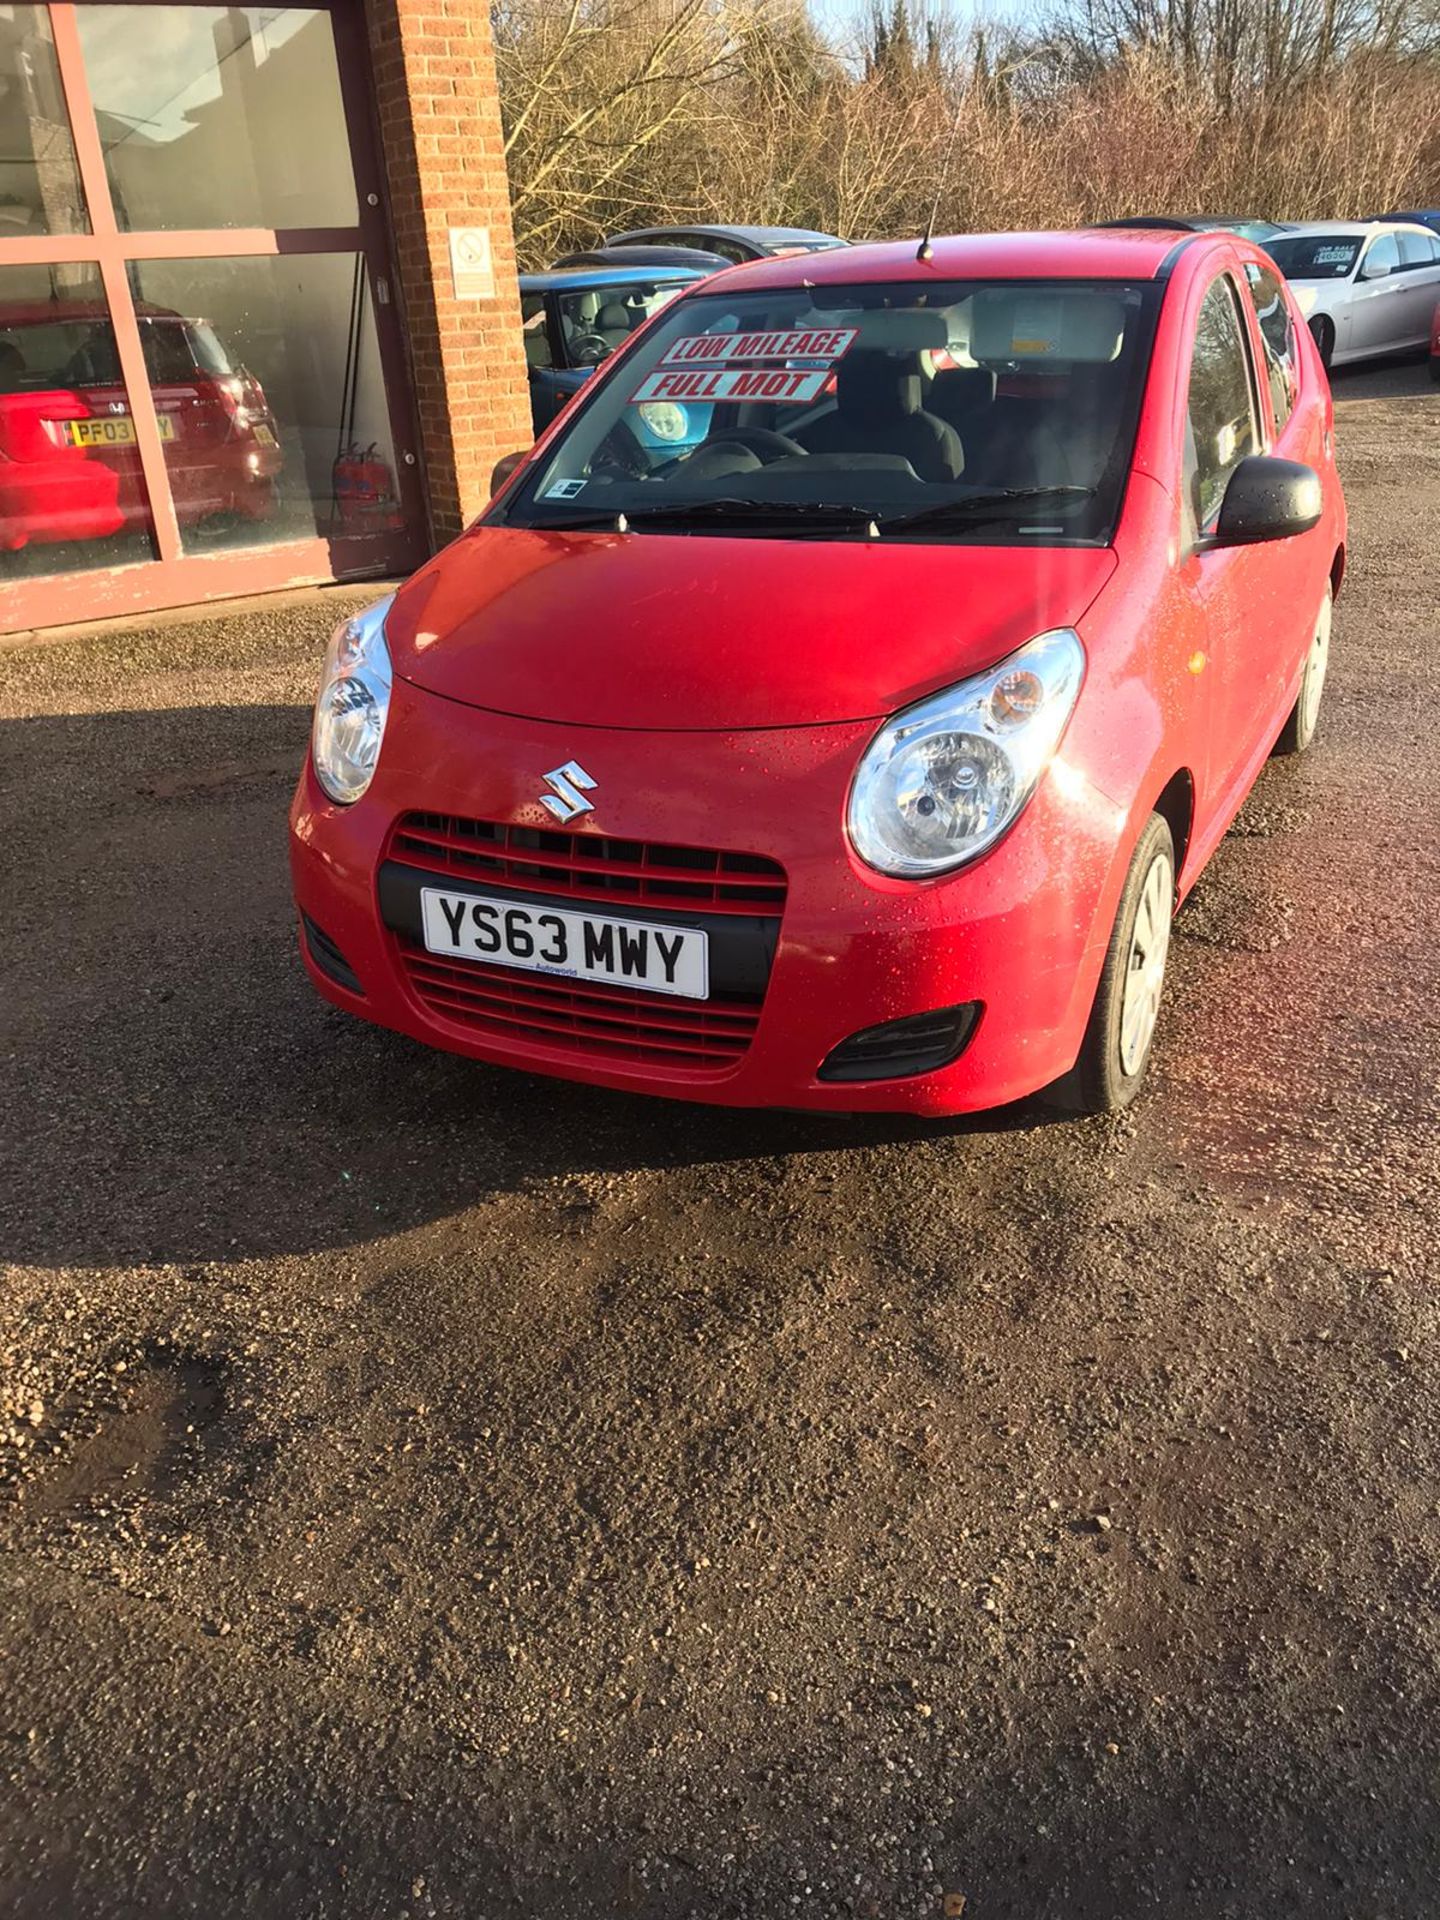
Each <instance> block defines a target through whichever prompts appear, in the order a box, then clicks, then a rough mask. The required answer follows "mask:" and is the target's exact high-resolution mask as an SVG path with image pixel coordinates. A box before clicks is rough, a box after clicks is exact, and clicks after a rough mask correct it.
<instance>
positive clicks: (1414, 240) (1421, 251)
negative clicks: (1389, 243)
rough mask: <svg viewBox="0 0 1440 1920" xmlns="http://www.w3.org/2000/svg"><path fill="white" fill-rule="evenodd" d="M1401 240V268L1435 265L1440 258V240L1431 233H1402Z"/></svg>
mask: <svg viewBox="0 0 1440 1920" xmlns="http://www.w3.org/2000/svg"><path fill="white" fill-rule="evenodd" d="M1398 238H1399V241H1400V268H1401V271H1402V272H1403V271H1404V270H1405V269H1406V268H1407V267H1412V268H1413V267H1433V266H1434V265H1435V263H1436V261H1437V260H1440V241H1437V240H1436V238H1435V236H1434V235H1433V234H1430V233H1402V234H1400V235H1399V236H1398Z"/></svg>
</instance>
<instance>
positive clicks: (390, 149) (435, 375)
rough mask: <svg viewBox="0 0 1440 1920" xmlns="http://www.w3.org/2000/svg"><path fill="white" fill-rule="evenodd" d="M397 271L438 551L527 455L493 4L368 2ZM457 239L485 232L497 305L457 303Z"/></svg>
mask: <svg viewBox="0 0 1440 1920" xmlns="http://www.w3.org/2000/svg"><path fill="white" fill-rule="evenodd" d="M364 6H365V24H366V31H367V34H368V37H369V40H370V47H371V56H372V60H373V63H374V78H375V97H376V107H377V110H378V116H379V130H380V142H381V158H382V161H383V164H384V168H385V175H386V181H387V187H388V195H389V203H390V218H391V223H392V231H393V233H394V238H395V254H396V258H395V269H396V278H397V281H398V284H399V290H400V300H401V311H402V314H403V316H404V320H405V330H406V337H407V340H408V345H409V355H410V370H411V377H412V379H413V381H414V387H415V402H416V411H417V413H418V415H419V420H420V442H421V450H422V457H423V460H424V463H425V481H426V490H427V493H428V495H429V500H430V515H431V525H432V531H433V534H434V537H435V540H436V543H437V544H439V543H441V542H443V541H446V540H449V539H451V538H453V537H454V535H455V534H457V533H458V532H459V531H460V529H461V527H462V526H463V525H464V524H465V523H466V521H468V520H470V519H473V517H474V516H475V514H476V513H478V512H479V510H480V509H481V507H483V506H484V504H485V502H486V500H487V499H488V498H489V494H490V470H491V468H492V467H493V466H494V464H495V462H496V461H497V460H498V459H499V457H500V455H501V454H502V453H509V452H511V451H512V450H513V449H514V448H516V447H525V446H528V445H529V444H530V440H531V432H530V402H529V396H528V391H527V386H526V377H525V352H524V346H523V344H522V340H521V334H520V294H519V289H518V286H517V284H516V279H515V240H514V234H513V232H512V230H511V226H510V193H509V185H508V182H507V180H506V177H505V155H504V142H503V136H502V132H501V126H500V96H499V90H498V87H497V84H496V79H495V53H494V47H493V45H492V43H491V38H490V12H489V7H488V4H487V0H364ZM451 227H488V228H489V229H490V239H491V245H492V249H493V254H494V265H495V298H494V299H493V300H457V299H456V298H455V296H454V293H453V291H452V286H451V273H450V240H449V230H450V228H451Z"/></svg>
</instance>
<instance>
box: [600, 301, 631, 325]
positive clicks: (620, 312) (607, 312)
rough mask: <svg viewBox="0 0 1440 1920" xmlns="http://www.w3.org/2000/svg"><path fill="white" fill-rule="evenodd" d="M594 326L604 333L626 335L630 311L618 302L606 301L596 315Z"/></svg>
mask: <svg viewBox="0 0 1440 1920" xmlns="http://www.w3.org/2000/svg"><path fill="white" fill-rule="evenodd" d="M595 324H596V326H597V327H599V328H600V329H601V330H602V331H603V332H605V333H628V332H629V329H630V309H629V308H628V307H626V306H622V305H621V303H620V302H619V301H618V300H607V301H606V302H605V304H604V306H603V307H601V309H600V311H599V313H597V314H596V316H595Z"/></svg>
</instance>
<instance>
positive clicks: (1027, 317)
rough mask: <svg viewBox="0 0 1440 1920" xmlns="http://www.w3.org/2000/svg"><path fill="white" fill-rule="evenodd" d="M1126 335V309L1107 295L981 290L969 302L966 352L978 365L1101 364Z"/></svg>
mask: <svg viewBox="0 0 1440 1920" xmlns="http://www.w3.org/2000/svg"><path fill="white" fill-rule="evenodd" d="M1124 336H1125V308H1124V306H1123V305H1122V304H1121V302H1120V301H1118V300H1116V299H1115V298H1114V297H1113V296H1112V295H1110V294H1108V293H1091V292H1089V291H1088V290H1081V289H1077V290H1076V291H1075V292H1073V293H1069V292H1057V291H1055V290H1054V289H1052V288H1048V287H1047V288H1036V289H1035V290H1034V291H1033V292H1027V291H1026V289H1025V288H1024V287H982V288H980V289H979V290H978V291H977V292H976V293H975V294H974V296H973V298H972V301H971V317H970V352H971V354H972V355H973V356H974V358H975V359H977V360H986V361H1000V360H1023V361H1028V362H1030V363H1031V364H1034V363H1036V362H1042V363H1043V362H1061V363H1066V364H1070V365H1073V364H1075V363H1076V362H1088V363H1090V364H1104V363H1105V362H1107V361H1110V360H1113V359H1115V357H1116V355H1117V354H1118V353H1119V351H1120V344H1121V341H1122V340H1123V339H1124Z"/></svg>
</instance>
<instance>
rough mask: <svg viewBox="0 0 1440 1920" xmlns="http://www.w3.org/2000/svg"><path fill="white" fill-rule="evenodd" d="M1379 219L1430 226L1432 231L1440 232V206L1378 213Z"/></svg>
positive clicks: (1376, 217)
mask: <svg viewBox="0 0 1440 1920" xmlns="http://www.w3.org/2000/svg"><path fill="white" fill-rule="evenodd" d="M1374 217H1375V219H1377V220H1385V221H1395V220H1399V221H1403V222H1405V223H1406V224H1408V225H1411V226H1416V227H1428V228H1429V229H1430V231H1431V232H1432V233H1440V207H1422V208H1420V209H1418V210H1417V211H1416V212H1414V213H1377V214H1376V215H1375V216H1374Z"/></svg>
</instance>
